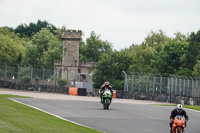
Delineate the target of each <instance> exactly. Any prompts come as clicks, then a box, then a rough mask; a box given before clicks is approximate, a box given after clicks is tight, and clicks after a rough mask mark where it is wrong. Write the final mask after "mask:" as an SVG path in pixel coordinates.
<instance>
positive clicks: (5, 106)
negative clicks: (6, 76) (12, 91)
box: [0, 95, 99, 133]
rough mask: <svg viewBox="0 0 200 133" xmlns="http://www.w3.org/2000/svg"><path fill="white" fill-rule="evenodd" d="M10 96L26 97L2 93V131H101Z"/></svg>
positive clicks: (0, 129)
mask: <svg viewBox="0 0 200 133" xmlns="http://www.w3.org/2000/svg"><path fill="white" fill-rule="evenodd" d="M8 98H25V97H21V96H15V95H0V132H1V133H99V131H97V130H95V129H90V128H86V127H83V126H79V125H76V124H73V123H71V122H68V121H64V120H61V119H59V118H57V117H54V116H52V115H49V114H46V113H44V112H42V111H39V110H36V109H33V108H31V107H28V106H25V105H22V104H20V103H16V102H14V101H12V100H10V99H8Z"/></svg>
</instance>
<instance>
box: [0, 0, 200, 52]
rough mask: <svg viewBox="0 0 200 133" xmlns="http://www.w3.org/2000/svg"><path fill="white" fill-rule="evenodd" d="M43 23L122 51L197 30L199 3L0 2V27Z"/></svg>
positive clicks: (126, 0) (165, 0) (155, 0)
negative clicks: (158, 35)
mask: <svg viewBox="0 0 200 133" xmlns="http://www.w3.org/2000/svg"><path fill="white" fill-rule="evenodd" d="M38 20H42V21H44V20H46V21H48V22H49V23H51V24H53V25H54V26H56V27H57V28H61V27H62V26H65V27H66V28H67V29H73V30H82V31H83V33H84V35H83V36H82V38H83V40H84V41H85V39H86V38H88V37H90V33H91V32H92V31H94V32H95V33H96V34H97V35H100V39H101V40H103V41H105V40H107V41H108V42H110V43H112V46H113V49H115V50H122V49H124V48H129V47H130V46H131V45H132V44H138V45H139V44H141V43H142V42H143V41H144V39H145V38H146V37H147V35H148V34H149V33H150V32H151V31H154V32H158V30H162V31H164V32H165V33H166V35H168V36H169V37H174V33H176V32H181V33H183V34H185V35H187V34H188V33H191V32H197V31H198V30H200V0H0V27H3V26H8V27H12V28H16V27H17V26H18V25H20V24H27V25H28V24H29V23H31V22H33V23H37V21H38Z"/></svg>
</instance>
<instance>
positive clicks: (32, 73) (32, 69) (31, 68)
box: [29, 64, 33, 81]
mask: <svg viewBox="0 0 200 133" xmlns="http://www.w3.org/2000/svg"><path fill="white" fill-rule="evenodd" d="M29 66H30V68H31V81H32V79H33V67H32V65H31V64H29Z"/></svg>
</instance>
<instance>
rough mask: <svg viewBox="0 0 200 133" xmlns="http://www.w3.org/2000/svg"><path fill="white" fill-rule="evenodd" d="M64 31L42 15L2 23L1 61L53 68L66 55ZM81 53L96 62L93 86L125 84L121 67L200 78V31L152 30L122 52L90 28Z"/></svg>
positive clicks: (130, 70)
mask: <svg viewBox="0 0 200 133" xmlns="http://www.w3.org/2000/svg"><path fill="white" fill-rule="evenodd" d="M63 30H66V27H65V26H63V27H62V28H57V27H56V26H54V25H53V24H50V23H49V22H47V21H41V20H38V21H37V23H30V24H29V25H26V24H20V25H18V26H17V27H16V28H10V27H0V42H1V43H0V63H7V64H20V65H21V66H29V64H31V65H33V66H34V67H41V66H44V67H45V68H46V69H53V64H54V60H61V59H62V40H61V33H62V31H63ZM133 41H134V40H133ZM79 52H80V53H79V60H80V61H92V62H96V68H95V74H94V76H93V78H94V79H93V81H94V87H95V88H99V87H100V86H101V85H102V84H103V83H104V82H105V81H109V82H110V83H111V85H112V86H113V88H115V89H123V84H124V75H123V73H122V71H123V70H124V71H126V72H127V73H129V72H140V73H160V74H175V75H183V76H195V77H200V30H199V31H197V32H196V33H195V32H192V33H189V34H187V35H184V34H182V33H180V32H177V33H174V37H169V36H167V35H166V33H165V32H163V31H162V30H159V31H156V32H155V31H150V32H149V33H148V35H147V36H146V37H145V38H144V41H143V42H142V43H141V44H132V45H131V46H130V47H129V48H125V49H122V50H120V51H116V50H114V49H113V46H112V43H110V42H108V41H107V40H102V39H101V36H100V35H98V34H96V33H95V32H94V31H92V32H91V34H90V36H89V37H88V38H86V41H83V40H81V41H80V47H79Z"/></svg>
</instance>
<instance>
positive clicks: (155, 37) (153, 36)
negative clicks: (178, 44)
mask: <svg viewBox="0 0 200 133" xmlns="http://www.w3.org/2000/svg"><path fill="white" fill-rule="evenodd" d="M170 40H171V38H170V37H168V36H167V35H166V33H164V32H163V31H162V30H159V31H158V33H156V32H153V31H151V32H150V33H149V34H148V36H147V37H146V38H145V40H144V42H143V43H142V45H144V46H150V47H153V48H154V49H155V50H156V51H157V52H158V53H159V52H160V51H161V50H162V49H163V48H164V46H165V45H166V44H168V42H169V41H170Z"/></svg>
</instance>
